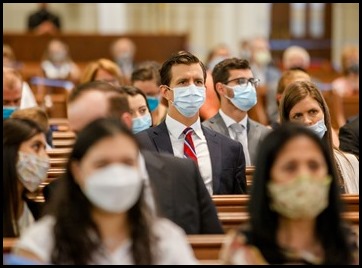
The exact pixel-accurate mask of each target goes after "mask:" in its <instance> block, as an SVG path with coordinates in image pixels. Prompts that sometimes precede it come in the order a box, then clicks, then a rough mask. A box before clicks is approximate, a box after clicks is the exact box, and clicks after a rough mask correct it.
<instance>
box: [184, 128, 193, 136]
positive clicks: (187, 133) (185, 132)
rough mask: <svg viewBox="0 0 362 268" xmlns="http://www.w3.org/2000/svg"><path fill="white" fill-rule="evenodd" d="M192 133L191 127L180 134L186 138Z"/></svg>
mask: <svg viewBox="0 0 362 268" xmlns="http://www.w3.org/2000/svg"><path fill="white" fill-rule="evenodd" d="M192 131H194V130H193V129H192V127H187V128H185V129H184V131H183V132H182V133H183V134H185V135H186V136H187V135H189V134H190V133H191V134H192Z"/></svg>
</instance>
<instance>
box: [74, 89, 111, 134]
mask: <svg viewBox="0 0 362 268" xmlns="http://www.w3.org/2000/svg"><path fill="white" fill-rule="evenodd" d="M108 110H109V101H108V97H107V95H106V94H105V93H104V92H101V91H99V90H89V91H85V92H82V93H81V95H79V96H78V98H77V99H75V100H73V101H72V102H70V103H68V120H69V127H70V128H71V129H72V131H74V132H76V133H77V132H79V131H80V130H81V129H83V128H84V127H85V126H86V125H87V124H89V123H90V122H92V121H93V120H95V119H97V118H101V117H107V115H108Z"/></svg>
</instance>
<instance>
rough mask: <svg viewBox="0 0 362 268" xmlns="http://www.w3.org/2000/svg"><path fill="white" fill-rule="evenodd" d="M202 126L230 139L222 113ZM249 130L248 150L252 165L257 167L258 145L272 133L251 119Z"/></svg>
mask: <svg viewBox="0 0 362 268" xmlns="http://www.w3.org/2000/svg"><path fill="white" fill-rule="evenodd" d="M202 125H204V126H205V127H208V128H210V129H212V130H214V131H216V132H219V133H221V134H224V135H226V136H228V137H230V135H229V131H228V128H227V127H226V124H225V122H224V120H223V119H222V117H221V115H220V113H217V114H216V115H214V116H213V117H211V118H210V119H208V120H205V121H204V122H202ZM247 129H248V150H249V154H250V161H251V164H252V165H255V161H256V155H257V151H258V145H259V143H260V142H261V141H262V140H263V139H264V137H265V136H266V135H267V134H268V133H269V132H270V131H271V129H269V128H267V127H266V126H264V125H262V124H260V123H258V122H256V121H254V120H252V119H250V118H248V122H247Z"/></svg>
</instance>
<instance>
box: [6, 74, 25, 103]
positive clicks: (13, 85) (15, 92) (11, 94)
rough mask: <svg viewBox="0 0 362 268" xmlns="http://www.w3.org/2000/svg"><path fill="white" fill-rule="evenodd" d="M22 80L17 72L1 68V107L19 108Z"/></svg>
mask: <svg viewBox="0 0 362 268" xmlns="http://www.w3.org/2000/svg"><path fill="white" fill-rule="evenodd" d="M22 86H23V80H22V77H21V75H20V73H19V72H18V71H16V70H15V69H12V68H8V67H3V106H20V101H21V96H22Z"/></svg>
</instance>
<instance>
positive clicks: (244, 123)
mask: <svg viewBox="0 0 362 268" xmlns="http://www.w3.org/2000/svg"><path fill="white" fill-rule="evenodd" d="M219 113H220V116H221V118H222V119H223V120H224V122H225V125H226V127H227V128H229V127H230V126H231V125H232V124H234V123H239V124H240V125H242V126H243V127H244V129H247V128H246V126H247V122H248V115H247V114H246V115H245V117H244V118H243V119H242V120H241V121H240V122H236V121H235V120H234V119H232V118H231V117H230V116H228V115H226V114H225V113H224V112H223V111H222V110H221V109H219Z"/></svg>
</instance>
